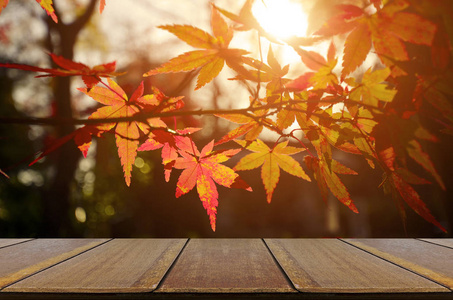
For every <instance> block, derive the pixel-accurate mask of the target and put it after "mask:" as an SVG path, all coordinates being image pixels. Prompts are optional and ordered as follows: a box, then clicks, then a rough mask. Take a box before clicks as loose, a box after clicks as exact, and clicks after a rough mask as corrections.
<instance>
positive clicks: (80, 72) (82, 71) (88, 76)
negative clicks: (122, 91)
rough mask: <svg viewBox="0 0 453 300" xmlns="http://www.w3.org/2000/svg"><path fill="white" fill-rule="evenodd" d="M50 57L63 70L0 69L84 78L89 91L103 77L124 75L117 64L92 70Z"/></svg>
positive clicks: (18, 67)
mask: <svg viewBox="0 0 453 300" xmlns="http://www.w3.org/2000/svg"><path fill="white" fill-rule="evenodd" d="M49 55H50V57H51V58H52V60H53V62H54V63H55V64H57V65H58V66H59V67H61V68H62V69H58V68H57V69H46V68H39V67H34V66H29V65H24V64H0V67H6V68H13V69H20V70H25V71H32V72H43V73H47V74H44V75H38V76H36V77H56V76H61V77H64V76H82V80H83V81H84V82H85V84H86V86H87V88H88V89H90V88H92V87H93V86H95V85H96V84H98V83H99V82H100V81H101V77H115V76H118V75H121V74H122V73H117V72H115V68H116V62H111V63H107V64H102V65H97V66H94V67H93V68H90V67H88V66H87V65H85V64H82V63H78V62H74V61H72V60H69V59H66V58H64V57H62V56H58V55H55V54H53V53H50V54H49Z"/></svg>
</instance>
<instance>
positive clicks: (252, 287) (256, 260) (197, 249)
mask: <svg viewBox="0 0 453 300" xmlns="http://www.w3.org/2000/svg"><path fill="white" fill-rule="evenodd" d="M156 292H167V293H266V292H267V293H269V292H270V293H291V292H296V291H295V290H294V289H293V288H291V286H290V285H289V283H288V281H287V279H286V278H285V276H284V275H283V274H282V272H281V270H280V269H279V267H278V265H277V264H276V263H275V261H274V260H273V258H272V256H271V255H270V253H269V251H268V250H267V248H266V246H265V244H264V243H263V241H262V240H261V239H191V240H190V241H189V243H188V244H187V246H186V248H185V249H184V251H183V253H182V254H181V256H180V257H179V258H178V260H177V261H176V263H175V265H174V266H173V267H172V269H171V270H170V272H169V273H168V275H167V276H166V278H165V279H164V281H163V282H162V285H161V286H160V287H159V288H158V289H157V290H156Z"/></svg>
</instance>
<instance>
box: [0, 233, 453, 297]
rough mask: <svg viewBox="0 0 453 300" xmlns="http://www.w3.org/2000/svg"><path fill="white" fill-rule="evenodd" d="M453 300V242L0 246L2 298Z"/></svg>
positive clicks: (11, 242) (9, 242) (13, 242)
mask: <svg viewBox="0 0 453 300" xmlns="http://www.w3.org/2000/svg"><path fill="white" fill-rule="evenodd" d="M232 297H235V298H243V299H253V298H267V299H274V298H275V299H453V239H0V299H63V298H67V299H93V298H95V299H102V298H106V299H107V298H109V299H110V298H115V299H186V298H187V299H218V298H224V299H230V298H232Z"/></svg>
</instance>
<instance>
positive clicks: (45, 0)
mask: <svg viewBox="0 0 453 300" xmlns="http://www.w3.org/2000/svg"><path fill="white" fill-rule="evenodd" d="M36 2H38V3H39V5H41V7H42V8H43V9H44V10H45V11H46V13H47V14H48V15H49V16H50V17H51V18H52V20H53V21H54V22H55V23H58V18H57V15H56V14H55V10H54V9H53V6H52V0H36Z"/></svg>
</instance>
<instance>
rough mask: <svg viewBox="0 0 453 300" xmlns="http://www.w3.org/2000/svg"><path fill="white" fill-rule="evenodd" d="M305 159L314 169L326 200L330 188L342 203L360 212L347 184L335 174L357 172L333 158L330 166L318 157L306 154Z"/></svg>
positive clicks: (353, 173)
mask: <svg viewBox="0 0 453 300" xmlns="http://www.w3.org/2000/svg"><path fill="white" fill-rule="evenodd" d="M304 160H305V164H306V165H307V167H308V168H309V169H310V170H312V171H313V175H314V177H315V179H316V181H317V183H318V187H319V189H320V191H321V195H322V198H323V200H324V201H327V197H328V195H329V190H330V191H331V192H332V194H333V195H334V196H335V197H336V198H337V199H338V200H339V201H340V202H341V203H343V204H344V205H346V206H347V207H349V209H350V210H352V211H353V212H355V213H358V212H359V211H358V210H357V207H356V206H355V205H354V202H353V201H352V199H351V196H350V195H349V192H348V190H347V189H346V187H345V185H344V184H343V182H341V180H340V178H339V177H338V176H337V175H336V174H335V173H339V174H352V175H356V174H357V173H356V172H354V171H353V170H351V169H349V168H348V167H346V166H343V165H341V164H340V163H339V162H337V161H335V160H332V161H331V162H330V166H329V165H328V164H327V163H326V162H325V160H323V159H319V158H316V157H311V156H305V158H304Z"/></svg>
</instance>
